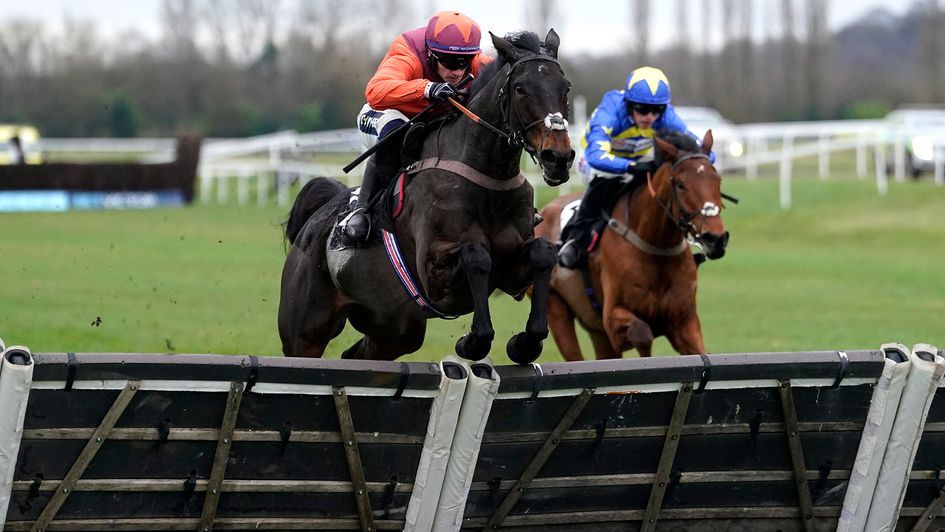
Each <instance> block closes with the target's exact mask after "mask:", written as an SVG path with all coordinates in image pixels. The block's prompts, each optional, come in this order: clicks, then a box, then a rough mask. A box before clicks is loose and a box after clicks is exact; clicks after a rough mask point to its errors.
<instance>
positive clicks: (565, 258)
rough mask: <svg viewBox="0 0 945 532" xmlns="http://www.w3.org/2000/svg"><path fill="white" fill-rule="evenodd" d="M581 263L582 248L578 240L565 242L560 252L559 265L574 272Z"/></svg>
mask: <svg viewBox="0 0 945 532" xmlns="http://www.w3.org/2000/svg"><path fill="white" fill-rule="evenodd" d="M580 262H581V247H580V246H579V245H578V243H577V240H575V239H573V238H571V239H568V241H567V242H565V243H564V244H563V245H562V246H561V249H560V250H558V264H560V265H561V266H563V267H565V268H567V269H569V270H573V269H575V268H576V267H577V265H578V264H579V263H580Z"/></svg>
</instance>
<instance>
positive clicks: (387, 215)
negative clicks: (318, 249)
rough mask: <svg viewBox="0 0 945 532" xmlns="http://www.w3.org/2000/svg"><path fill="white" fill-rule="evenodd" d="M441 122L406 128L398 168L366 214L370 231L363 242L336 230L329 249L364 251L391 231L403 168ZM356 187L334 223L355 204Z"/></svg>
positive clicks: (399, 199) (403, 187)
mask: <svg viewBox="0 0 945 532" xmlns="http://www.w3.org/2000/svg"><path fill="white" fill-rule="evenodd" d="M440 125H442V120H436V121H433V122H416V123H413V124H411V125H410V127H409V128H408V129H407V132H406V133H405V134H404V140H403V143H402V144H401V149H400V161H401V167H400V168H399V169H397V170H396V171H395V172H394V173H393V178H390V179H385V181H386V182H387V184H386V185H385V186H384V188H383V190H381V191H380V197H379V198H378V199H377V203H376V205H374V206H373V208H372V209H371V211H370V218H371V232H370V234H369V235H368V237H367V239H365V241H363V242H351V241H349V240H348V239H346V238H345V237H344V236H343V235H341V233H340V231H333V232H332V235H331V239H330V241H329V247H330V248H331V249H345V248H352V247H353V248H367V247H373V246H376V245H378V244H380V243H381V242H382V239H381V230H382V229H383V230H387V231H393V228H394V219H396V218H397V216H398V215H400V212H401V210H402V209H403V205H404V199H405V197H406V189H407V183H408V179H409V176H408V175H407V173H406V172H405V170H406V168H407V167H408V166H410V165H411V164H413V163H414V162H416V161H417V160H419V158H420V153H421V151H422V150H423V140H424V139H425V138H426V137H427V135H429V134H430V133H431V132H432V131H435V130H436V129H437V128H438V127H439V126H440ZM359 192H360V187H355V188H352V189H349V195H348V202H347V203H346V204H345V206H344V207H343V208H342V209H341V210H340V211H339V212H338V215H337V220H338V221H339V222H340V221H341V220H344V218H345V217H346V216H348V215H349V214H350V213H351V211H352V210H353V209H354V207H355V205H356V204H357V198H358V193H359Z"/></svg>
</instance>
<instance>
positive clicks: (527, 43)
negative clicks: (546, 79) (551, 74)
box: [469, 30, 548, 98]
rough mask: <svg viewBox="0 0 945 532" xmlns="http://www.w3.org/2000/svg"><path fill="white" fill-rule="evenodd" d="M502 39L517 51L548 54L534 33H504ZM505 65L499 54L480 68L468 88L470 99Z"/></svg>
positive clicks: (539, 38)
mask: <svg viewBox="0 0 945 532" xmlns="http://www.w3.org/2000/svg"><path fill="white" fill-rule="evenodd" d="M504 38H505V40H507V41H509V43H511V44H512V45H513V46H515V47H516V48H518V49H519V50H525V51H527V52H532V53H534V54H541V53H545V54H548V51H547V50H546V49H545V48H544V47H543V46H542V42H541V37H539V36H538V34H536V33H535V32H532V31H524V30H522V31H515V32H511V33H506V34H505V37H504ZM507 64H508V60H507V59H506V58H504V57H502V54H499V57H497V58H496V60H495V61H493V62H491V63H489V64H488V65H486V66H484V67H483V68H481V69H480V70H479V77H478V78H476V80H475V81H473V83H472V85H471V86H470V87H469V96H470V98H471V97H473V96H475V95H476V93H478V92H479V90H480V89H482V88H483V87H484V86H485V85H486V83H488V82H489V80H490V79H492V78H493V77H495V75H496V74H498V73H499V72H500V71H501V70H502V67H504V66H505V65H507Z"/></svg>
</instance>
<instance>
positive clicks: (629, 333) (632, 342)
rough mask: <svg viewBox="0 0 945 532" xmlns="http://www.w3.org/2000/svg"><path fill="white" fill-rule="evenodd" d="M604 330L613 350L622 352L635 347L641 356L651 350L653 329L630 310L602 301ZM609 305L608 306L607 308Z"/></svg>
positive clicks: (649, 352)
mask: <svg viewBox="0 0 945 532" xmlns="http://www.w3.org/2000/svg"><path fill="white" fill-rule="evenodd" d="M604 306H605V308H604V330H606V331H607V336H608V337H609V338H610V344H611V346H612V347H613V349H614V351H615V352H617V353H623V352H624V351H626V350H627V349H633V348H636V350H637V353H639V354H640V356H641V357H648V356H650V355H651V354H652V352H653V331H652V329H650V326H649V325H647V323H646V322H644V321H643V320H641V319H640V318H638V317H637V315H636V314H634V313H633V312H631V311H630V310H628V309H626V308H623V307H618V306H616V305H613V306H611V305H608V304H607V302H605V303H604ZM608 307H609V308H608Z"/></svg>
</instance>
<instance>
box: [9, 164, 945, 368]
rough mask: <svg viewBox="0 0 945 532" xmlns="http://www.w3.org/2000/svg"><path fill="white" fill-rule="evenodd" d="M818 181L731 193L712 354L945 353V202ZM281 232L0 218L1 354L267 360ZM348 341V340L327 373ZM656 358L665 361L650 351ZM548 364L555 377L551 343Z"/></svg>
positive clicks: (250, 221) (942, 195)
mask: <svg viewBox="0 0 945 532" xmlns="http://www.w3.org/2000/svg"><path fill="white" fill-rule="evenodd" d="M815 164H816V162H815V161H813V162H812V161H807V162H806V164H800V163H799V164H798V165H796V166H795V176H797V177H795V181H794V185H793V190H792V192H793V208H792V209H791V210H790V211H783V210H781V209H780V207H779V200H778V184H777V180H776V179H768V178H763V179H760V180H758V181H754V182H748V181H746V180H744V179H743V178H728V179H726V182H725V184H724V189H725V190H726V191H727V192H729V193H731V194H734V195H736V196H738V197H739V198H740V199H741V203H740V204H739V205H737V206H729V207H728V208H727V209H726V210H725V213H724V216H725V221H726V223H727V225H728V228H729V230H730V231H731V233H732V240H731V243H730V245H729V251H728V254H727V255H726V257H725V258H724V259H723V260H721V261H718V262H712V263H708V264H705V265H703V266H702V267H701V268H700V279H699V295H698V296H699V315H700V318H701V320H702V329H703V333H704V335H705V337H706V345H707V347H708V349H709V350H710V351H711V352H714V353H723V352H764V351H800V350H827V349H869V348H876V347H878V346H879V345H880V344H881V343H883V342H890V341H898V342H903V343H906V344H909V345H911V344H912V343H916V342H930V343H934V344H937V345H939V346H945V268H943V264H945V224H943V223H942V222H941V220H942V215H941V210H942V205H945V187H936V186H934V185H933V184H931V183H929V182H928V181H924V182H919V183H913V182H910V183H902V184H897V183H891V185H890V190H889V193H888V195H887V196H886V197H880V196H879V195H878V194H877V192H876V187H875V184H874V183H873V182H872V181H871V180H869V179H867V180H858V179H856V178H854V177H851V176H852V173H853V172H852V165H851V164H847V165H846V166H844V165H842V164H835V165H834V166H833V167H832V172H833V173H832V177H831V179H830V180H827V181H821V180H819V179H817V178H805V177H803V176H805V175H813V174H814V170H813V169H814V168H815V166H814V165H815ZM770 173H771V171H770V170H769V171H768V174H770ZM762 175H765V173H764V172H763V173H762ZM553 194H555V192H554V191H551V192H543V193H542V194H541V196H540V197H541V198H543V199H544V200H547V198H549V197H550V196H551V195H553ZM284 215H285V212H284V209H281V208H278V207H275V206H272V207H262V208H260V207H257V206H255V205H251V206H248V207H245V208H238V207H235V206H230V207H220V206H199V205H197V206H193V207H189V208H183V209H167V210H150V211H124V212H122V211H98V212H70V213H65V214H62V213H50V214H45V213H35V214H32V213H31V214H0V337H3V339H4V340H6V341H7V343H12V344H22V345H26V346H29V347H30V348H31V349H32V350H33V351H36V352H44V351H45V352H54V351H78V352H177V353H252V354H278V353H280V351H281V349H280V343H279V338H278V333H277V330H276V309H277V306H278V299H279V275H280V272H281V269H282V262H283V258H284V248H283V244H282V240H281V233H280V228H279V226H278V223H279V221H280V220H281V219H282V217H283V216H284ZM491 304H492V309H493V317H494V322H495V324H496V330H497V336H496V342H495V344H494V345H493V358H494V359H496V360H497V361H498V362H500V363H508V360H507V358H506V357H505V353H504V351H505V345H504V344H505V341H506V339H507V338H508V337H509V336H511V335H512V334H514V333H515V332H518V331H519V330H520V329H521V327H522V326H523V325H524V321H525V318H526V314H527V303H525V302H515V301H513V300H512V299H511V298H510V297H507V296H504V295H498V296H494V297H493V298H492V299H491ZM469 324H470V317H468V316H467V317H462V318H460V319H457V320H454V321H440V320H434V321H431V322H430V325H429V328H428V336H427V342H426V345H425V346H424V348H423V349H422V350H421V352H420V353H419V354H415V355H412V356H410V357H408V359H413V360H434V359H439V358H440V357H442V356H443V355H446V354H448V353H451V352H452V350H453V347H452V346H453V343H454V342H455V340H456V338H458V337H459V336H460V335H461V334H463V333H464V332H465V331H466V330H468V327H469ZM357 337H358V335H357V334H356V333H355V332H354V331H351V330H350V329H348V330H346V331H345V332H344V333H343V334H342V336H340V337H339V338H337V339H336V340H335V341H334V342H333V343H332V344H331V346H330V348H329V349H330V351H329V354H328V356H330V357H337V356H338V354H339V353H340V352H341V351H342V350H343V349H344V348H346V347H347V346H349V345H350V344H351V343H353V342H354V341H355V339H356V338H357ZM585 342H586V339H585ZM587 352H589V350H588V351H587ZM655 352H656V353H658V354H669V353H671V352H672V351H671V349H670V347H669V344H668V343H667V342H665V340H659V341H658V342H657V344H656V346H655ZM631 356H635V355H631ZM542 360H543V361H554V360H559V356H558V354H557V351H556V349H555V346H554V343H553V342H552V341H551V340H550V339H549V340H548V341H547V342H546V345H545V354H544V355H543V357H542Z"/></svg>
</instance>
